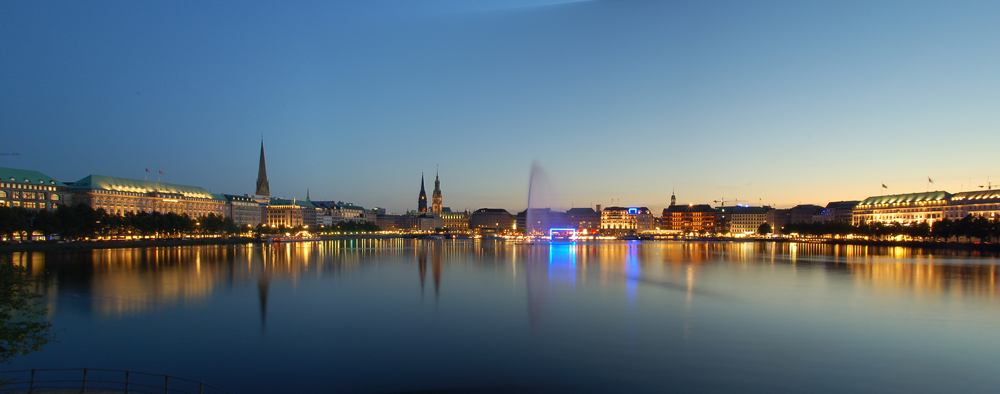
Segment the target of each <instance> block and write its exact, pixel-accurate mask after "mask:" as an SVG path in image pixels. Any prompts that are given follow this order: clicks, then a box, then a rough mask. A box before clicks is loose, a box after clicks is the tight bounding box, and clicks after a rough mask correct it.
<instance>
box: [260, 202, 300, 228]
mask: <svg viewBox="0 0 1000 394" xmlns="http://www.w3.org/2000/svg"><path fill="white" fill-rule="evenodd" d="M303 224H305V223H304V222H303V207H302V206H301V205H299V204H298V203H297V202H296V201H295V200H294V199H291V200H284V199H280V198H275V199H272V200H271V202H270V204H268V205H267V225H268V226H271V227H279V226H285V227H298V226H301V225H303Z"/></svg>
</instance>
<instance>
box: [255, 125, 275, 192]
mask: <svg viewBox="0 0 1000 394" xmlns="http://www.w3.org/2000/svg"><path fill="white" fill-rule="evenodd" d="M256 190H257V192H256V194H257V195H258V196H265V197H267V196H270V195H271V187H270V186H269V185H268V183H267V166H266V165H264V140H263V139H261V141H260V165H259V166H258V167H257V189H256Z"/></svg>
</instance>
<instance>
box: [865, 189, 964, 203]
mask: <svg viewBox="0 0 1000 394" xmlns="http://www.w3.org/2000/svg"><path fill="white" fill-rule="evenodd" d="M949 199H951V193H948V192H944V191H933V192H926V193H909V194H890V195H888V196H875V197H868V198H866V199H865V200H864V201H862V202H861V205H874V204H895V203H911V202H923V201H943V200H949Z"/></svg>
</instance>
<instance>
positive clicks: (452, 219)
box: [441, 207, 471, 231]
mask: <svg viewBox="0 0 1000 394" xmlns="http://www.w3.org/2000/svg"><path fill="white" fill-rule="evenodd" d="M470 216H471V215H470V214H469V211H464V212H452V211H451V208H448V207H444V208H442V209H441V219H442V220H444V227H445V228H447V229H448V230H452V231H469V217H470Z"/></svg>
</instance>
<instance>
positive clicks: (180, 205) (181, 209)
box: [69, 175, 227, 218]
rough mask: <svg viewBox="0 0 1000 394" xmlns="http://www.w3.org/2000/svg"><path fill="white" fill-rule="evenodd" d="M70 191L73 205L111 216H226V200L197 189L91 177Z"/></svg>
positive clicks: (74, 184) (72, 185)
mask: <svg viewBox="0 0 1000 394" xmlns="http://www.w3.org/2000/svg"><path fill="white" fill-rule="evenodd" d="M69 190H70V192H72V193H73V201H74V203H76V204H87V205H89V206H90V207H91V208H94V209H104V210H105V211H106V212H108V213H110V214H117V215H121V214H125V213H127V212H132V213H139V212H147V213H152V212H159V213H170V212H172V213H175V214H178V215H188V216H190V217H192V218H197V217H202V216H208V215H209V214H215V215H216V216H220V217H225V215H226V203H227V200H226V198H225V196H223V195H221V194H215V195H213V194H212V193H209V192H208V190H205V189H204V188H201V187H198V186H187V185H178V184H173V183H165V182H154V181H146V180H140V179H128V178H118V177H112V176H104V175H88V176H87V177H85V178H83V179H80V180H79V181H76V182H73V183H71V184H69Z"/></svg>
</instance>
